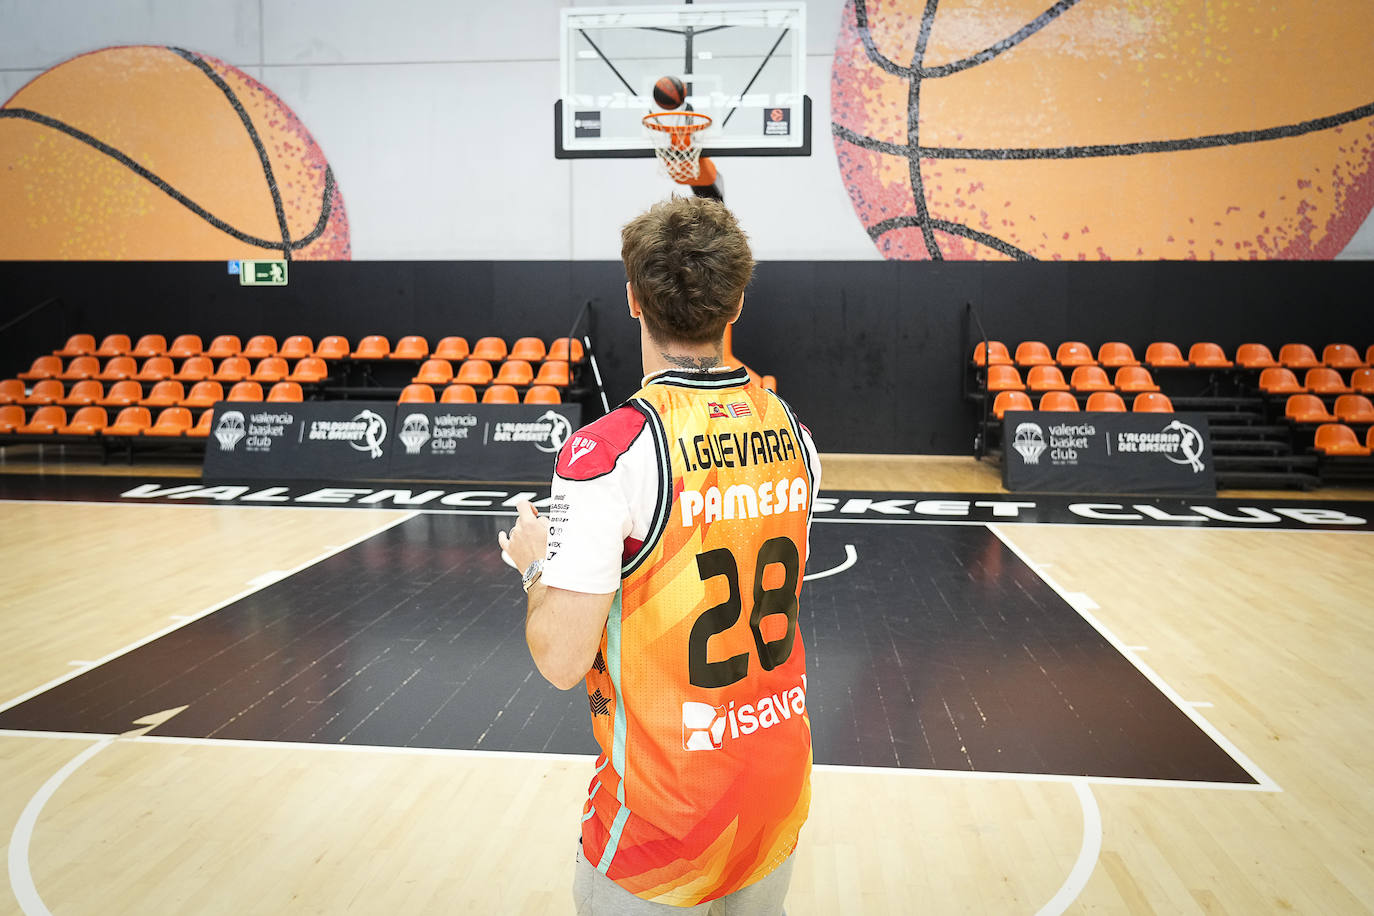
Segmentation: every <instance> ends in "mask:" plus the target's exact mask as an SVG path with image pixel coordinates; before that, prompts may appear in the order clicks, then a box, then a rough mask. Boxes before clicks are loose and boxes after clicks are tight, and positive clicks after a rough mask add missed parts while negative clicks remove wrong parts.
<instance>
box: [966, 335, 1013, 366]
mask: <svg viewBox="0 0 1374 916" xmlns="http://www.w3.org/2000/svg"><path fill="white" fill-rule="evenodd" d="M986 344H987V352H988V353H991V354H992V355H991V358H989V357H987V356H986V355H985V354H984V341H981V340H980V341H978V344H977V346H975V347H974V348H973V364H974V365H975V366H986V365H987V364H988V363H989V362H991V363H992V364H993V365H994V366H1009V365H1011V354H1010V353H1008V352H1007V345H1006V344H1004V343H1002V341H1000V340H989V341H986Z"/></svg>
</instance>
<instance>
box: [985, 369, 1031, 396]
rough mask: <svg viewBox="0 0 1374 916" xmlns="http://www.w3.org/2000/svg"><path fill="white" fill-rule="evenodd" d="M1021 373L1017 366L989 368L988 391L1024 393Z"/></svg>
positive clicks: (1024, 387) (1024, 388)
mask: <svg viewBox="0 0 1374 916" xmlns="http://www.w3.org/2000/svg"><path fill="white" fill-rule="evenodd" d="M1024 390H1026V386H1025V385H1024V384H1022V382H1021V373H1020V372H1018V371H1017V369H1016V367H1015V366H988V391H1024Z"/></svg>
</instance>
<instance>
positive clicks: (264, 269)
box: [239, 261, 286, 286]
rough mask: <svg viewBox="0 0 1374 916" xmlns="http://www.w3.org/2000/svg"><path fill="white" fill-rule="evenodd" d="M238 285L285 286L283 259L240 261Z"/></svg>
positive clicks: (284, 263) (284, 264)
mask: <svg viewBox="0 0 1374 916" xmlns="http://www.w3.org/2000/svg"><path fill="white" fill-rule="evenodd" d="M239 285H240V286H285V285H286V262H285V261H240V262H239Z"/></svg>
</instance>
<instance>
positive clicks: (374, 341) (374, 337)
mask: <svg viewBox="0 0 1374 916" xmlns="http://www.w3.org/2000/svg"><path fill="white" fill-rule="evenodd" d="M390 353H391V342H390V341H389V340H387V339H386V338H385V337H383V336H382V335H381V334H369V335H368V336H366V337H364V338H363V339H362V340H360V341H358V349H356V350H354V351H353V352H352V353H351V354H350V355H351V356H352V357H353V358H354V359H386V358H387V356H388V355H390Z"/></svg>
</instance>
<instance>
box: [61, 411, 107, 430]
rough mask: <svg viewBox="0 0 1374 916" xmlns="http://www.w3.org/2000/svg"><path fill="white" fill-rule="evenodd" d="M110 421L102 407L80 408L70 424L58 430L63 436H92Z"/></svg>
mask: <svg viewBox="0 0 1374 916" xmlns="http://www.w3.org/2000/svg"><path fill="white" fill-rule="evenodd" d="M109 420H110V418H109V416H108V415H107V414H106V413H105V408H104V407H82V408H80V409H79V410H77V412H76V416H74V417H72V420H71V422H70V423H68V424H67V425H66V426H64V427H62V428H61V429H59V430H58V432H59V433H61V434H62V435H64V436H94V435H95V434H96V433H98V432H100V431H101V430H102V429H104V428H105V424H106V423H108V422H109Z"/></svg>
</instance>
